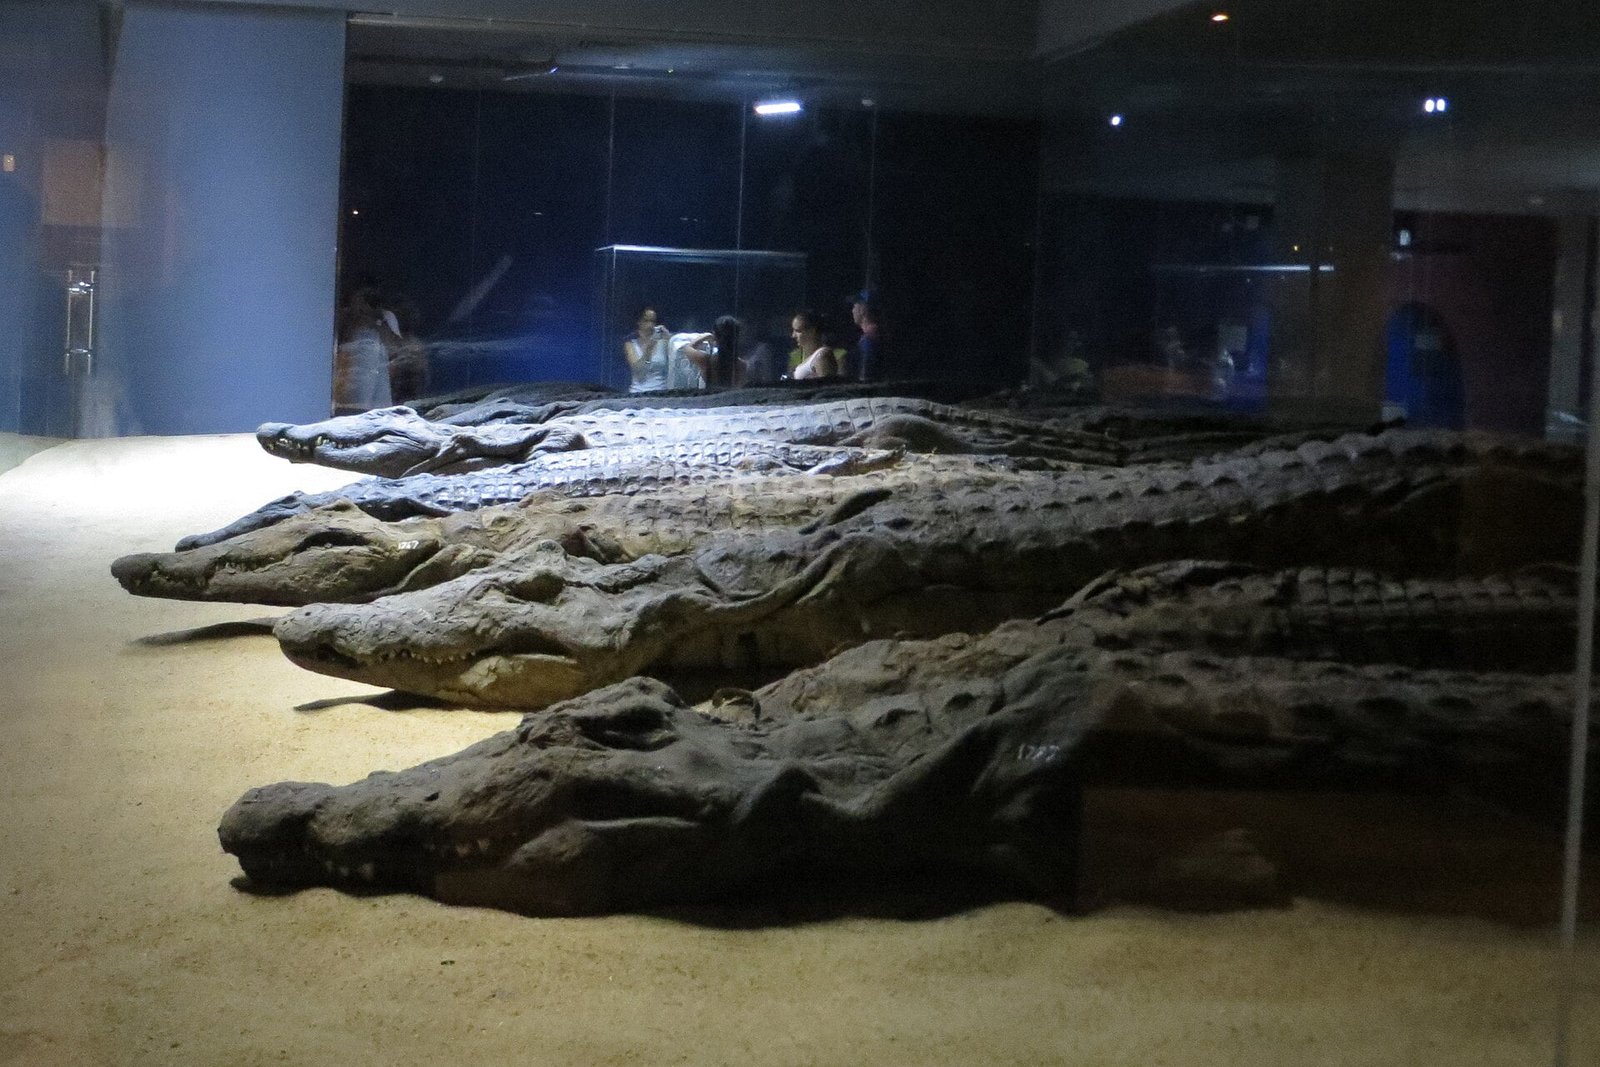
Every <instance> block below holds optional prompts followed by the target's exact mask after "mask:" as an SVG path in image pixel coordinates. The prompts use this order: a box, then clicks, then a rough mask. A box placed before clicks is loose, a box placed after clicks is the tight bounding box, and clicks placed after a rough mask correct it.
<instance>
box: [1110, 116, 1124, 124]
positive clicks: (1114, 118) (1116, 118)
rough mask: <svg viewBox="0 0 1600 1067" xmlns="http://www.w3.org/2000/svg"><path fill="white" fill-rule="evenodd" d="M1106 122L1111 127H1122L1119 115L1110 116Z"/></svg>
mask: <svg viewBox="0 0 1600 1067" xmlns="http://www.w3.org/2000/svg"><path fill="white" fill-rule="evenodd" d="M1106 121H1107V122H1109V123H1110V124H1111V125H1113V126H1121V125H1122V116H1121V115H1112V116H1111V117H1110V118H1109V119H1106Z"/></svg>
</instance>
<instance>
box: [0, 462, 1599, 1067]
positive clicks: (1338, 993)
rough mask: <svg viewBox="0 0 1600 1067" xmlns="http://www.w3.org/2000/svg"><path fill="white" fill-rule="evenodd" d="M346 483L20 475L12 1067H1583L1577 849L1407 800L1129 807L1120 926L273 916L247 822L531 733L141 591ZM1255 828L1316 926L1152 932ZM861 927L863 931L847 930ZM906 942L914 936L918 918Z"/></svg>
mask: <svg viewBox="0 0 1600 1067" xmlns="http://www.w3.org/2000/svg"><path fill="white" fill-rule="evenodd" d="M342 480H344V478H343V476H341V475H338V474H337V473H334V472H324V471H317V470H306V469H304V468H292V467H289V466H288V465H285V464H282V463H279V462H278V461H275V460H272V459H270V458H268V457H266V456H265V455H264V454H262V453H260V452H259V451H258V450H257V449H256V448H255V445H254V443H253V442H252V441H251V440H250V439H248V438H244V437H228V438H187V439H178V440H173V439H131V440H122V441H111V442H79V443H73V444H67V445H63V446H60V447H58V448H54V449H51V450H50V451H47V452H44V453H41V454H39V455H36V456H33V457H32V458H30V459H28V460H27V461H26V462H24V463H23V464H22V465H21V466H20V467H18V468H16V469H15V470H12V471H10V472H8V473H5V474H3V475H0V545H3V546H4V547H3V550H0V669H3V672H4V674H3V678H0V708H3V712H4V730H5V733H4V737H5V744H4V746H3V747H0V811H3V812H4V813H5V818H4V819H3V820H0V922H3V929H4V940H3V948H0V1062H4V1063H6V1064H26V1065H30V1067H33V1065H46V1064H204V1065H212V1064H230V1065H249V1064H258V1063H296V1064H330V1063H339V1064H350V1065H358V1064H397V1063H399V1064H404V1063H416V1064H429V1063H444V1062H452V1063H462V1062H465V1063H477V1064H500V1063H507V1064H510V1063H516V1064H544V1063H552V1064H557V1063H559V1064H566V1063H571V1064H613V1063H615V1064H622V1063H638V1064H659V1063H727V1064H750V1063H762V1064H766V1063H777V1064H826V1065H833V1064H874V1065H882V1064H978V1063H983V1064H1030V1065H1031V1064H1042V1063H1052V1064H1095V1065H1112V1064H1139V1065H1143V1067H1149V1065H1155V1064H1229V1065H1235V1067H1237V1065H1246V1064H1290V1063H1292V1064H1374V1065H1378V1064H1382V1065H1384V1067H1392V1065H1396V1064H1408V1065H1421V1064H1441V1065H1444V1064H1449V1065H1460V1064H1474V1065H1488V1064H1528V1063H1544V1062H1548V1061H1549V1054H1550V1053H1549V1049H1550V1042H1551V1033H1552V1023H1551V1020H1552V1016H1553V1013H1554V975H1555V973H1556V955H1555V953H1554V950H1553V944H1554V939H1553V933H1552V926H1551V923H1550V921H1549V915H1550V913H1551V909H1552V908H1553V905H1554V901H1555V899H1556V893H1557V889H1556V882H1555V876H1554V871H1555V869H1556V868H1555V859H1554V853H1553V851H1552V841H1551V838H1550V836H1549V835H1547V834H1543V833H1539V832H1536V831H1532V830H1530V829H1528V828H1526V827H1521V826H1517V825H1516V824H1508V823H1504V822H1502V821H1500V820H1498V819H1497V818H1495V817H1493V816H1492V815H1490V814H1489V813H1487V812H1483V811H1480V810H1477V809H1472V808H1451V807H1447V806H1444V805H1442V804H1425V803H1422V802H1418V801H1400V800H1393V799H1386V798H1371V799H1368V798H1356V799H1350V798H1302V799H1299V800H1288V799H1281V798H1266V799H1263V798H1255V797H1239V796H1232V797H1226V796H1225V797H1215V796H1213V797H1207V796H1203V795H1199V794H1195V795H1190V796H1187V797H1162V796H1158V795H1154V794H1111V793H1106V794H1099V795H1096V796H1095V797H1094V798H1093V799H1092V803H1091V806H1090V812H1089V815H1090V831H1091V833H1092V834H1093V835H1094V836H1093V852H1092V854H1091V856H1090V859H1089V861H1088V872H1087V875H1086V882H1087V883H1088V886H1087V888H1088V892H1089V893H1090V894H1091V895H1093V896H1096V897H1098V898H1101V899H1105V900H1108V901H1111V903H1109V904H1108V905H1107V906H1104V907H1101V908H1098V909H1096V910H1093V911H1091V912H1089V913H1088V914H1084V915H1075V914H1071V913H1069V912H1066V911H1064V910H1053V909H1051V908H1049V907H1046V906H1043V905H1039V904H1032V903H1001V904H988V905H984V906H973V907H967V908H958V909H949V908H947V909H944V911H943V912H942V913H939V914H936V915H935V916H934V917H932V918H914V919H913V918H905V917H903V916H902V915H895V914H893V912H894V908H895V902H894V901H888V902H880V904H879V905H878V906H877V907H876V910H875V912H874V914H875V915H876V917H861V915H860V913H859V912H857V913H855V914H847V913H842V909H839V908H830V909H822V911H821V913H820V914H817V913H806V910H805V909H803V908H799V907H796V906H794V905H793V903H792V902H791V903H790V904H789V905H777V906H774V905H771V904H768V905H762V906H761V907H759V908H756V909H739V908H729V909H722V910H719V911H715V912H709V911H708V912H701V913H697V914H685V913H670V914H663V915H654V916H619V917H613V918H604V919H584V920H539V919H529V918H523V917H519V916H515V915H508V914H502V913H497V912H490V911H477V910H470V909H460V908H447V907H442V906H440V905H437V904H434V903H432V902H431V901H428V900H423V899H418V898H413V897H406V896H387V897H368V898H357V897H351V896H345V895H342V894H339V893H336V892H332V891H329V890H315V891H310V892H303V893H299V894H295V895H290V896H280V897H263V896H253V895H249V894H246V893H242V892H240V891H239V890H237V889H236V888H234V887H233V885H232V884H231V881H232V879H234V877H235V876H236V875H237V868H236V866H235V865H234V863H233V862H232V860H231V859H230V858H229V857H228V856H226V855H224V854H223V853H222V852H221V851H220V849H219V848H218V847H217V841H216V834H215V827H216V823H217V819H218V816H219V815H220V814H221V812H222V811H223V809H224V808H226V807H227V805H228V804H230V803H231V802H232V801H233V800H234V799H235V798H236V797H237V796H238V795H239V794H240V793H241V792H243V791H244V790H245V789H246V788H248V787H249V786H252V785H256V784H260V783H263V782H268V781H275V780H279V779H285V778H296V779H309V780H323V781H335V782H343V781H348V780H351V779H353V778H357V777H360V776H362V775H364V774H365V773H366V772H368V771H369V770H372V769H376V768H379V767H399V766H404V765H408V764H411V763H414V762H417V761H420V760H422V759H425V758H428V757H430V756H434V755H438V754H442V753H445V752H448V751H453V750H454V749H456V748H459V747H461V746H463V745H465V744H466V743H468V742H470V741H473V740H475V739H477V738H479V737H482V736H484V735H486V734H488V733H491V732H494V731H496V730H499V729H504V728H507V727H508V726H510V725H511V724H512V723H513V722H514V718H513V717H507V716H503V715H501V716H497V715H491V714H484V713H478V712H464V711H455V710H431V709H425V710H407V711H395V710H384V709H383V708H381V707H379V706H374V705H372V704H369V703H365V702H363V700H362V697H363V696H364V695H370V694H371V693H372V691H371V690H370V689H366V688H364V687H360V686H356V685H353V684H350V683H346V682H340V681H336V680H332V679H327V678H322V677H319V676H317V675H313V674H309V673H306V672H303V671H300V670H298V669H297V668H295V667H293V666H291V665H290V664H289V663H288V661H286V660H285V659H283V658H282V657H281V656H280V655H279V654H278V652H277V648H276V645H275V644H274V643H273V642H272V640H271V638H270V637H269V636H267V635H265V634H263V633H261V632H259V631H258V630H256V629H252V628H251V627H248V626H237V625H230V624H236V623H241V622H248V621H249V620H254V619H259V618H261V617H262V616H264V615H266V614H267V610H266V609H259V608H251V607H237V606H227V605H196V604H183V603H169V602H163V601H151V600H140V599H137V598H134V597H131V596H128V595H127V594H125V593H123V592H122V591H121V590H120V589H119V588H118V587H117V585H116V583H115V582H114V581H113V580H112V579H111V577H110V575H109V573H108V570H107V567H108V564H109V562H110V560H111V559H112V557H114V556H116V555H118V554H120V553H123V552H130V551H140V550H153V549H164V548H167V547H170V545H171V543H172V542H173V540H175V539H176V538H177V537H178V536H179V535H180V534H183V533H187V532H192V531H195V530H200V529H210V528H212V527H215V526H218V525H220V524H222V523H223V522H225V521H227V520H229V519H231V518H233V517H235V516H236V515H238V514H240V513H242V512H244V511H247V510H249V509H250V508H252V507H254V506H255V505H256V504H258V503H260V502H262V501H264V500H266V499H268V498H269V497H271V496H274V495H277V494H279V493H282V492H284V491H286V490H288V489H290V488H293V487H297V486H300V487H307V488H326V487H328V486H330V485H333V484H337V483H338V482H340V481H342ZM1229 826H1248V827H1251V828H1252V829H1253V830H1254V831H1255V832H1256V833H1257V834H1258V835H1259V836H1260V838H1261V839H1262V841H1263V842H1264V843H1265V845H1266V846H1267V851H1268V852H1269V854H1271V855H1273V857H1274V858H1275V859H1278V860H1279V861H1280V862H1281V863H1282V864H1283V866H1284V868H1285V870H1286V872H1287V877H1288V878H1289V879H1290V881H1291V883H1292V884H1293V885H1295V886H1296V887H1298V888H1299V889H1300V891H1301V895H1299V896H1297V897H1296V898H1295V902H1294V904H1293V905H1292V906H1291V907H1288V908H1285V909H1280V910H1269V911H1249V912H1235V913H1231V914H1226V915H1209V916H1198V915H1187V914H1178V913H1171V912H1163V911H1159V910H1155V909H1152V908H1146V907H1141V906H1138V905H1137V904H1128V903H1116V901H1117V900H1123V901H1126V900H1129V899H1137V897H1138V891H1139V885H1140V873H1139V872H1140V871H1141V870H1142V869H1143V868H1142V866H1141V865H1142V864H1144V863H1146V862H1147V861H1148V860H1149V859H1150V858H1152V857H1153V856H1154V855H1156V854H1157V853H1159V852H1160V851H1161V850H1162V849H1163V848H1165V847H1168V845H1169V844H1170V843H1171V841H1174V840H1183V839H1185V838H1186V837H1189V836H1193V835H1198V834H1200V833H1203V832H1209V831H1210V830H1214V829H1219V828H1227V827H1229ZM829 911H832V912H833V914H831V915H829V914H828V912H829ZM885 911H887V912H889V913H890V914H891V915H892V917H884V913H885ZM1580 964H1581V966H1580V971H1581V975H1582V983H1583V984H1582V988H1581V990H1580V998H1581V999H1580V1003H1579V1007H1580V1011H1579V1026H1578V1035H1577V1037H1578V1043H1577V1047H1576V1049H1575V1052H1574V1055H1573V1058H1572V1062H1573V1063H1575V1064H1579V1063H1589V1064H1593V1063H1600V938H1596V937H1595V936H1593V927H1592V925H1591V926H1590V927H1589V936H1588V937H1587V938H1586V940H1585V943H1584V945H1583V953H1582V956H1581V960H1580Z"/></svg>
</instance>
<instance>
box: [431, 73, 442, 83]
mask: <svg viewBox="0 0 1600 1067" xmlns="http://www.w3.org/2000/svg"><path fill="white" fill-rule="evenodd" d="M428 81H430V82H432V83H433V84H434V85H438V84H439V83H440V82H442V81H444V75H443V74H430V75H428Z"/></svg>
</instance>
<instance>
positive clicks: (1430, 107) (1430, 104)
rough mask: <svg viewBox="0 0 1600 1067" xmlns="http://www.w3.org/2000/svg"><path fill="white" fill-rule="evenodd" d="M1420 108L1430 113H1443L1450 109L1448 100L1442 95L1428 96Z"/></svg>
mask: <svg viewBox="0 0 1600 1067" xmlns="http://www.w3.org/2000/svg"><path fill="white" fill-rule="evenodd" d="M1422 110H1423V111H1426V112H1427V113H1428V114H1430V115H1443V114H1444V113H1445V112H1446V111H1449V110H1450V101H1449V100H1448V99H1447V98H1446V97H1443V96H1430V97H1428V99H1426V100H1424V101H1423V102H1422Z"/></svg>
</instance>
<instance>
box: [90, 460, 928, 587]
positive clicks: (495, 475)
mask: <svg viewBox="0 0 1600 1067" xmlns="http://www.w3.org/2000/svg"><path fill="white" fill-rule="evenodd" d="M898 458H899V454H898V453H897V452H895V451H891V450H887V449H860V448H843V447H836V446H825V445H791V444H785V443H783V442H779V441H753V440H742V439H737V438H733V439H728V438H721V439H716V440H711V441H679V442H670V441H669V442H665V443H663V444H653V445H621V446H617V447H614V448H586V449H581V450H579V451H577V452H552V453H549V454H547V455H540V456H536V457H534V458H533V459H530V460H527V461H525V462H522V463H512V464H508V465H506V466H503V467H491V468H488V469H486V470H481V471H469V472H466V473H463V474H413V475H411V476H409V477H406V478H366V479H363V480H361V481H358V482H353V483H351V484H350V485H347V486H343V487H341V488H339V489H331V490H328V491H327V492H323V493H298V492H297V493H290V494H289V495H288V496H282V497H279V498H278V499H276V500H273V501H270V502H268V503H266V504H263V505H262V506H261V507H259V508H257V509H256V510H255V511H252V512H251V513H250V514H248V515H245V516H243V517H242V518H239V519H235V520H234V521H233V522H231V523H229V524H228V525H226V526H224V527H222V528H221V529H219V530H213V531H212V532H210V533H202V534H190V535H189V536H188V537H185V538H183V539H182V540H180V541H179V542H178V545H177V549H178V551H179V552H185V551H188V550H190V549H194V548H199V547H202V546H204V545H214V544H216V543H218V542H219V541H225V540H227V539H229V538H232V537H237V536H239V535H240V534H244V533H248V532H249V531H251V530H259V529H261V528H263V527H266V526H271V525H273V524H274V523H278V522H282V521H283V520H284V519H287V518H289V517H290V516H291V515H299V514H302V513H304V512H307V511H310V510H312V509H313V508H319V507H322V506H324V505H327V504H332V503H334V502H335V501H339V500H344V501H348V502H349V503H351V504H354V505H355V506H356V507H358V508H360V509H361V510H362V511H364V512H366V513H367V514H369V515H372V516H374V517H375V518H379V519H385V520H388V521H395V520H398V519H407V518H411V517H413V516H417V515H450V514H453V513H455V512H458V511H475V510H477V509H478V508H486V507H493V506H495V505H497V504H510V503H515V502H516V501H518V500H521V499H522V498H523V497H526V496H529V495H531V494H533V493H555V494H559V495H561V496H573V497H582V496H602V495H606V494H627V495H631V494H635V493H648V492H651V491H653V490H657V489H660V488H663V487H666V486H672V485H695V484H699V483H702V482H709V481H715V480H718V479H723V478H734V477H738V476H741V475H748V474H758V473H759V474H766V475H769V476H772V475H783V474H812V475H844V474H861V473H865V472H867V471H873V470H879V469H881V468H883V467H887V466H889V465H891V464H893V463H894V462H896V461H897V460H898ZM112 570H113V572H115V570H116V567H115V566H113V568H112Z"/></svg>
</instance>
